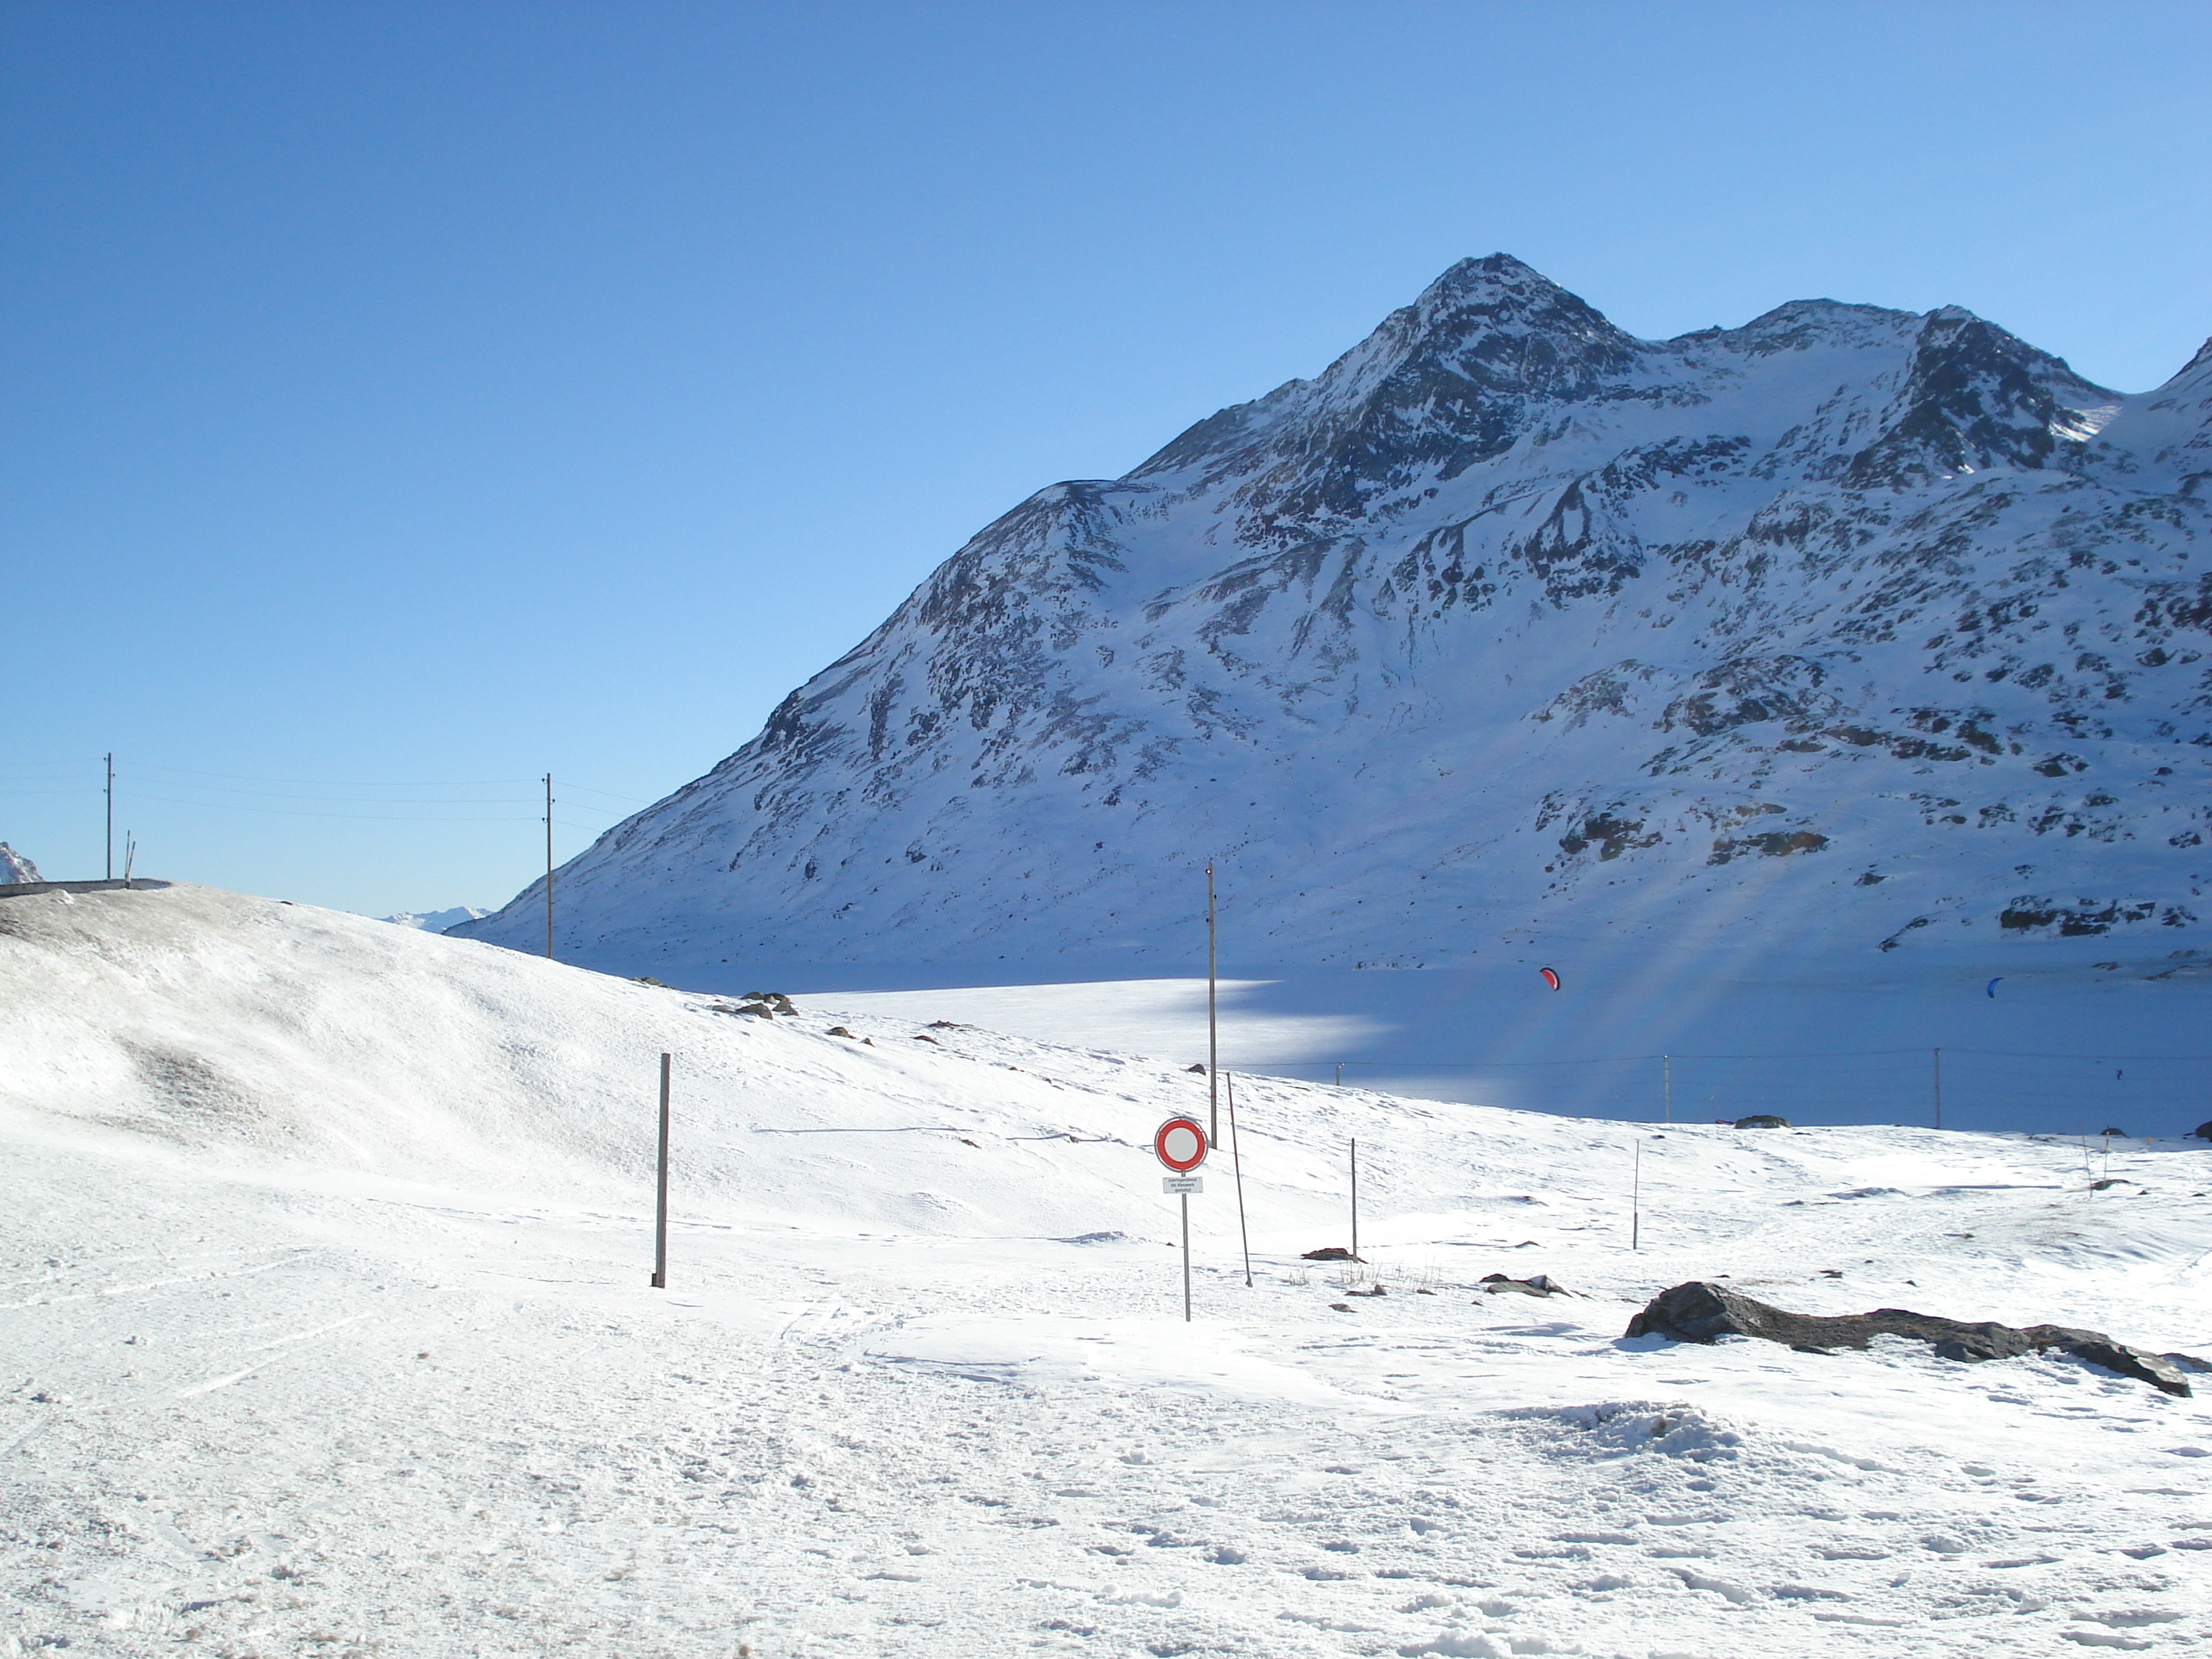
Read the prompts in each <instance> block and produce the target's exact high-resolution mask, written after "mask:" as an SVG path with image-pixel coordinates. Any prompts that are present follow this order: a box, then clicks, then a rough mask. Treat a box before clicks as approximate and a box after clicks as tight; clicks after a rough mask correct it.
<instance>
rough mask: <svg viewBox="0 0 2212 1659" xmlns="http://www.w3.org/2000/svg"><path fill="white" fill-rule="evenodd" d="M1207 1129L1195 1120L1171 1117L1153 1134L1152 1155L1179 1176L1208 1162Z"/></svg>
mask: <svg viewBox="0 0 2212 1659" xmlns="http://www.w3.org/2000/svg"><path fill="white" fill-rule="evenodd" d="M1152 1155H1153V1156H1154V1157H1155V1158H1158V1159H1159V1161H1160V1162H1161V1163H1163V1164H1166V1165H1167V1166H1168V1168H1169V1169H1170V1170H1174V1171H1175V1172H1176V1174H1177V1175H1188V1174H1189V1173H1190V1172H1191V1171H1192V1170H1195V1169H1196V1168H1197V1167H1198V1166H1199V1165H1200V1164H1203V1163H1205V1162H1206V1128H1205V1126H1204V1125H1202V1124H1200V1122H1198V1121H1197V1120H1195V1119H1194V1118H1188V1117H1171V1118H1170V1119H1169V1120H1168V1121H1166V1122H1164V1123H1163V1124H1161V1125H1160V1127H1158V1129H1157V1130H1155V1131H1154V1132H1153V1134H1152Z"/></svg>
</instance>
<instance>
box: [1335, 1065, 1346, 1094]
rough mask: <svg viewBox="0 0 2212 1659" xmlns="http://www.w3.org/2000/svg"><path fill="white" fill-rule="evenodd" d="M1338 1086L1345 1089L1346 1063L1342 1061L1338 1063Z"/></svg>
mask: <svg viewBox="0 0 2212 1659" xmlns="http://www.w3.org/2000/svg"><path fill="white" fill-rule="evenodd" d="M1336 1086H1337V1087H1338V1088H1340V1089H1341V1088H1342V1087H1344V1062H1343V1061H1342V1060H1338V1061H1337V1062H1336Z"/></svg>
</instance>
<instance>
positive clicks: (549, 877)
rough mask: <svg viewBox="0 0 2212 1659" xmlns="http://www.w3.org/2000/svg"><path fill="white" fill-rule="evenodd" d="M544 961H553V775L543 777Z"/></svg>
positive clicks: (548, 774)
mask: <svg viewBox="0 0 2212 1659" xmlns="http://www.w3.org/2000/svg"><path fill="white" fill-rule="evenodd" d="M545 960H546V961H548V962H550V961H552V960H553V775H552V774H551V773H550V772H548V773H547V774H546V775H545Z"/></svg>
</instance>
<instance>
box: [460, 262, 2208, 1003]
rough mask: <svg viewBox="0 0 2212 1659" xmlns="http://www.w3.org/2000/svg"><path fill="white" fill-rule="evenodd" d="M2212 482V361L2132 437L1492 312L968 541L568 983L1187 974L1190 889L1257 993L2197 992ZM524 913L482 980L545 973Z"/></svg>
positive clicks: (1356, 365) (1910, 386) (822, 690)
mask: <svg viewBox="0 0 2212 1659" xmlns="http://www.w3.org/2000/svg"><path fill="white" fill-rule="evenodd" d="M2209 473H2212V346H2208V348H2207V349H2206V350H2204V351H2201V352H2199V353H2198V355H2197V357H2196V358H2195V359H2194V360H2193V361H2192V362H2191V363H2190V364H2189V365H2188V366H2187V367H2186V368H2184V369H2183V370H2182V372H2181V373H2180V374H2178V375H2176V376H2175V377H2174V378H2173V380H2171V381H2169V382H2168V383H2167V384H2166V386H2162V387H2160V388H2159V389H2158V390H2157V391H2155V392H2150V393H2146V394H2142V395H2139V396H2132V397H2131V396H2124V395H2122V394H2120V393H2117V392H2110V391H2107V390H2106V389H2104V388H2101V387H2099V386H2093V385H2091V384H2090V383H2088V382H2087V381H2086V380H2082V379H2081V377H2080V376H2078V375H2076V374H2074V373H2073V371H2072V370H2071V369H2070V368H2068V367H2067V365H2066V364H2065V363H2064V362H2062V361H2061V360H2059V359H2057V358H2055V357H2052V356H2048V355H2047V354H2045V353H2043V352H2040V351H2038V350H2036V349H2034V348H2033V347H2031V346H2028V345H2027V344H2025V343H2022V342H2021V341H2020V340H2017V339H2015V337H2012V336H2011V335H2009V334H2008V333H2006V332H2005V331H2003V330H2002V329H2000V328H1997V327H1996V326H1995V325H1991V324H1990V323H1987V322H1984V321H1983V320H1982V319H1979V318H1977V317H1974V316H1973V315H1972V314H1971V313H1967V312H1965V311H1961V310H1958V309H1956V308H1945V309H1942V310H1939V311H1936V312H1932V313H1927V314H1926V315H1915V314H1911V313H1902V312H1894V311H1887V310H1881V309H1879V308H1876V307H1868V306H1856V305H1844V304H1838V303H1836V302H1832V301H1797V302H1794V303H1792V304H1789V305H1785V306H1783V307H1778V308H1777V309H1776V310H1774V311H1771V312H1770V313H1767V314H1766V315H1765V316H1763V317H1760V318H1758V319H1754V320H1753V321H1752V322H1750V323H1748V324H1747V325H1744V326H1742V327H1741V328H1736V329H1726V330H1723V329H1711V330H1705V331H1699V332H1697V333H1693V334H1688V335H1684V336H1682V337H1679V338H1677V339H1674V340H1668V341H1661V342H1648V341H1641V340H1638V339H1635V338H1633V337H1630V336H1629V335H1627V334H1626V333H1624V332H1622V331H1620V330H1619V329H1617V328H1615V327H1614V326H1613V325H1612V324H1611V323H1609V322H1607V320H1606V319H1604V318H1603V317H1602V316H1601V315H1600V314H1599V313H1597V312H1596V311H1595V310H1594V309H1592V308H1591V307H1589V306H1588V305H1587V304H1585V303H1584V302H1583V301H1581V300H1579V299H1577V297H1576V296H1574V295H1571V294H1568V293H1567V292H1565V290H1564V289H1560V288H1559V287H1558V286H1557V285H1556V284H1553V283H1550V282H1549V281H1547V279H1545V278H1544V277H1542V276H1540V275H1538V274H1537V273H1536V272H1534V271H1533V270H1529V269H1528V267H1527V266H1525V265H1522V264H1519V263H1518V262H1517V261H1515V260H1513V259H1510V258H1506V257H1505V256H1503V255H1497V256H1492V258H1487V259H1482V260H1468V261H1463V262H1462V263H1461V264H1458V265H1455V266H1454V267H1453V268H1452V269H1451V270H1449V271H1447V272H1446V273H1445V274H1444V275H1443V276H1441V277H1439V278H1438V279H1437V282H1436V283H1433V284H1431V287H1430V288H1429V289H1427V290H1426V291H1425V293H1424V294H1423V295H1421V296H1420V297H1419V300H1417V301H1415V302H1414V303H1413V305H1411V306H1409V307H1405V308H1404V309H1402V310H1401V311H1399V312H1397V313H1393V314H1392V316H1390V317H1389V319H1386V320H1385V321H1384V323H1383V325H1382V326H1381V327H1379V328H1378V329H1377V330H1376V331H1375V332H1374V333H1373V334H1372V335H1370V337H1368V338H1367V339H1366V340H1365V341H1364V342H1362V343H1360V344H1359V345H1358V346H1357V347H1355V348H1354V349H1352V351H1350V352H1347V353H1346V355H1345V356H1343V357H1341V358H1340V359H1339V360H1338V361H1337V362H1335V363H1334V364H1332V365H1330V367H1329V368H1328V369H1327V370H1326V371H1325V372H1323V373H1322V374H1320V375H1318V376H1316V378H1314V379H1313V380H1294V381H1291V383H1289V384H1288V385H1286V386H1282V387H1279V388H1278V389H1277V390H1276V391H1274V392H1271V393H1269V394H1268V395H1267V396H1266V397H1264V398H1260V399H1258V400H1257V401H1255V402H1254V403H1250V404H1240V405H1237V406H1236V407H1234V408H1231V409H1228V410H1223V411H1221V412H1220V413H1218V414H1217V415H1214V416H1211V417H1210V418H1208V419H1206V420H1205V421H1202V422H1199V423H1198V424H1197V425H1196V426H1194V427H1193V428H1190V429H1189V430H1188V431H1187V432H1185V433H1183V434H1182V435H1181V436H1180V437H1178V438H1176V440H1175V441H1173V442H1171V443H1170V444H1169V445H1168V446H1167V447H1165V448H1164V449H1162V450H1161V451H1160V452H1159V453H1158V454H1156V455H1155V456H1153V457H1152V459H1149V460H1147V461H1146V462H1145V463H1144V464H1143V465H1140V466H1139V467H1138V468H1137V469H1136V470H1135V471H1132V472H1131V473H1130V474H1128V475H1127V477H1124V478H1121V479H1118V480H1114V481H1110V482H1102V481H1085V482H1075V483H1060V484H1055V485H1054V486H1052V487H1050V488H1049V489H1044V490H1042V491H1040V492H1039V493H1038V494H1037V495H1034V496H1032V497H1031V498H1030V500H1028V501H1024V502H1023V503H1022V504H1021V505H1020V506H1018V507H1016V508H1015V509H1014V510H1013V511H1012V512H1010V513H1007V514H1006V516H1005V517H1003V518H1001V519H1000V520H998V521H997V522H996V523H994V524H993V525H991V526H987V528H986V529H984V530H983V531H982V532H980V533H979V534H978V535H977V536H976V537H975V538H974V539H973V540H972V541H971V542H969V544H968V545H967V546H965V547H963V549H961V550H959V551H958V552H957V553H956V554H955V555H953V556H952V557H951V558H950V559H948V560H947V561H946V562H945V563H944V564H943V565H942V566H940V567H939V569H938V570H937V571H936V572H935V573H934V574H933V575H932V576H931V577H930V578H929V580H927V581H926V582H925V583H924V584H923V585H922V586H921V588H919V589H918V590H917V591H916V592H915V594H914V595H913V596H912V597H911V598H910V599H908V601H907V602H906V603H905V604H904V605H902V606H901V607H900V608H899V610H898V611H896V613H894V615H893V616H892V617H890V618H889V619H888V620H887V621H885V622H884V623H883V625H882V626H881V627H879V628H878V629H876V631H875V632H874V633H873V634H872V635H870V636H869V637H868V638H867V639H866V641H863V642H862V643H861V644H860V646H858V647H855V648H854V650H853V651H852V652H850V653H848V654H847V655H846V656H845V657H844V658H842V659H840V660H839V661H838V662H836V663H835V664H833V665H830V666H829V668H827V669H825V670H824V671H823V672H822V673H821V674H819V675H817V677H816V678H814V679H813V680H811V681H810V682H809V683H808V684H806V685H805V686H802V687H801V688H799V690H796V691H794V692H793V694H792V695H791V696H790V697H788V698H787V700H786V701H785V702H784V703H783V704H782V705H781V707H780V708H778V709H777V710H776V711H775V714H774V715H773V716H772V717H771V719H770V720H769V722H768V724H767V726H766V728H765V729H764V730H763V732H761V733H760V734H759V735H758V736H757V737H756V738H753V739H752V740H751V741H750V742H749V743H747V744H744V746H743V747H742V748H740V749H739V750H738V751H737V752H736V753H734V754H732V756H731V757H729V758H728V759H727V760H726V761H724V762H723V763H721V764H720V766H718V767H716V768H715V769H714V770H713V771H712V772H711V773H709V774H708V775H707V776H705V777H703V778H701V779H699V780H697V781H695V782H693V783H691V784H689V785H687V786H686V787H684V788H683V789H681V790H678V792H676V793H674V794H672V795H671V796H670V797H669V798H668V799H665V800H664V801H661V802H659V803H658V804H656V805H653V807H650V808H648V809H647V810H646V811H642V812H641V813H639V814H637V815H636V816H635V817H632V818H630V819H629V820H627V821H626V822H625V823H622V824H620V825H618V826H617V827H616V828H615V829H612V830H611V831H609V832H608V833H607V834H606V835H605V836H603V837H601V839H600V840H599V842H597V843H596V844H595V845H594V846H593V847H592V848H590V849H589V850H588V851H586V853H585V854H582V855H580V857H579V858H578V859H576V860H573V861H572V862H571V863H570V864H569V865H568V866H566V867H564V869H563V870H562V872H560V874H559V877H558V878H557V883H556V893H557V895H558V896H559V906H558V908H559V910H560V912H561V915H562V921H561V939H562V951H563V954H564V955H568V956H569V957H571V959H574V960H579V961H583V962H587V963H597V964H601V965H605V966H609V967H615V968H621V969H625V970H627V971H633V972H635V971H643V970H644V968H645V966H646V965H647V964H650V963H662V964H669V963H679V962H684V963H714V962H716V961H719V960H724V959H727V960H731V961H733V962H752V961H778V962H825V963H826V962H884V963H914V962H961V961H969V962H977V963H988V962H995V961H1000V960H1005V961H1013V962H1029V963H1036V962H1049V961H1060V960H1065V961H1068V962H1071V963H1074V962H1078V961H1079V962H1080V963H1082V964H1083V965H1084V966H1085V967H1086V968H1087V969H1097V968H1098V967H1100V966H1102V965H1111V964H1116V963H1121V964H1127V966H1129V967H1130V968H1131V969H1133V970H1136V971H1145V970H1146V968H1147V966H1148V965H1150V964H1161V963H1171V964H1173V965H1175V966H1177V967H1180V966H1182V965H1183V964H1185V963H1188V961H1189V960H1190V957H1191V933H1190V924H1191V921H1192V919H1193V917H1194V915H1195V913H1196V908H1197V906H1198V905H1199V903H1200V901H1201V898H1202V893H1203V884H1202V877H1201V876H1200V866H1203V864H1204V863H1205V862H1206V860H1207V858H1208V857H1209V856H1211V857H1212V858H1213V859H1214V860H1215V861H1216V863H1217V866H1218V875H1219V880H1220V884H1221V887H1222V891H1223V897H1224V916H1225V925H1229V926H1231V927H1232V928H1233V943H1232V945H1231V949H1232V950H1233V951H1235V952H1236V953H1237V955H1238V956H1239V957H1240V958H1241V959H1243V960H1247V961H1250V962H1255V963H1256V962H1264V961H1279V962H1284V963H1338V964H1342V965H1351V964H1352V963H1377V964H1380V963H1388V964H1402V965H1411V964H1413V963H1439V962H1447V961H1464V960H1467V959H1469V958H1470V957H1474V956H1476V955H1478V954H1480V953H1482V952H1484V951H1497V950H1501V949H1504V950H1524V949H1533V950H1539V951H1543V950H1548V949H1551V948H1553V944H1554V942H1562V943H1571V944H1573V945H1576V946H1577V948H1579V949H1581V950H1583V951H1586V952H1590V951H1600V950H1610V949H1613V948H1623V949H1632V947H1633V946H1634V945H1635V942H1636V941H1638V940H1639V939H1642V940H1652V941H1657V940H1665V941H1668V942H1670V943H1674V944H1681V945H1691V946H1705V945H1710V946H1712V947H1714V948H1731V947H1732V945H1733V944H1734V943H1741V942H1742V941H1745V940H1747V939H1759V940H1763V941H1765V942H1766V943H1767V944H1768V945H1784V944H1785V943H1786V944H1787V945H1788V946H1789V948H1791V949H1795V950H1802V949H1806V948H1818V949H1820V950H1833V951H1842V952H1845V953H1854V952H1860V951H1871V952H1879V951H1899V950H1911V951H1925V950H1928V949H1931V948H1936V944H1937V942H1938V941H1941V942H1942V945H1943V946H1944V948H1954V947H1956V948H1964V947H1966V946H1968V945H1971V946H1972V948H1973V949H1974V950H1976V951H1990V950H2002V949H2004V948H2007V947H2018V946H2021V945H2023V944H2024V943H2025V942H2027V941H2033V940H2050V941H2053V942H2056V943H2057V944H2061V945H2064V944H2065V943H2066V942H2068V941H2073V940H2095V941H2099V944H2098V948H2099V949H2100V950H2106V949H2108V948H2109V949H2111V950H2112V951H2115V952H2116V953H2118V954H2122V955H2125V956H2127V957H2128V958H2129V960H2130V962H2135V961H2138V960H2140V961H2142V962H2143V963H2151V964H2156V963H2171V964H2173V965H2176V966H2179V967H2181V968H2186V967H2187V966H2189V965H2190V964H2191V963H2193V962H2194V961H2195V959H2196V957H2195V954H2194V953H2195V952H2197V951H2198V949H2199V947H2200V946H2201V945H2202V944H2203V939H2202V934H2203V927H2202V925H2201V924H2200V922H2199V921H2198V915H2199V913H2200V912H2201V911H2203V909H2204V908H2205V907H2204V901H2203V887H2204V885H2205V883H2206V881H2207V879H2208V878H2209V877H2212V854H2208V853H2207V851H2206V849H2205V839H2204V838H2205V836H2206V834H2207V833H2208V830H2212V791H2208V787H2207V784H2208V768H2212V670H2208V668H2207V667H2206V666H2205V665H2204V664H2203V655H2204V653H2205V651H2206V649H2207V647H2208V641H2207V635H2208V632H2212V540H2208V537H2207V527H2208V526H2207V522H2206V507H2205V502H2204V499H2203V483H2204V480H2205V478H2206V477H2207V475H2208V474H2209ZM533 895H536V896H533ZM542 902H543V896H542V890H539V889H538V888H537V887H535V886H534V885H533V887H532V889H531V890H527V891H526V892H525V893H524V894H523V895H521V896H519V897H518V899H517V900H516V901H515V902H513V903H511V904H510V905H509V906H508V907H507V909H505V910H503V911H501V912H500V913H499V914H498V915H495V916H492V917H489V918H487V919H485V920H483V921H477V922H471V923H465V924H464V925H463V926H462V927H460V928H459V929H457V930H456V931H457V932H459V933H463V934H465V935H469V936H474V937H477V938H483V939H493V940H495V941H499V942H502V943H510V944H516V945H521V946H523V947H524V948H530V947H531V942H532V939H542V933H538V932H536V931H534V930H536V929H538V928H539V927H541V926H542V923H541V922H540V921H538V918H539V917H540V915H542V909H541V908H540V907H542ZM1969 930H1971V931H1969ZM510 935H512V937H510ZM2108 936H2117V937H2118V939H2120V940H2122V941H2124V946H2125V948H2124V950H2122V949H2121V948H2120V945H2118V944H2115V943H2114V939H2113V938H2112V937H2108ZM2177 951H2179V952H2181V953H2182V954H2180V955H2179V956H2176V955H2175V954H2174V953H2175V952H2177ZM1155 970H1156V969H1155ZM2158 970H2160V971H2163V970H2164V969H2158Z"/></svg>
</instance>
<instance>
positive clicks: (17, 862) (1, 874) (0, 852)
mask: <svg viewBox="0 0 2212 1659" xmlns="http://www.w3.org/2000/svg"><path fill="white" fill-rule="evenodd" d="M38 879H40V877H39V866H37V865H35V864H33V863H32V862H31V861H30V860H28V859H27V858H25V857H24V856H23V855H22V854H21V853H19V852H17V851H16V850H15V848H12V847H10V846H9V845H8V843H7V842H4V841H0V883H6V884H15V883H16V882H25V881H37V880H38Z"/></svg>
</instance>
